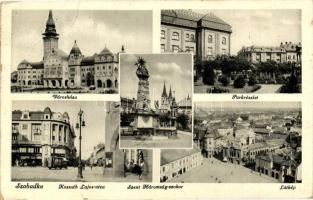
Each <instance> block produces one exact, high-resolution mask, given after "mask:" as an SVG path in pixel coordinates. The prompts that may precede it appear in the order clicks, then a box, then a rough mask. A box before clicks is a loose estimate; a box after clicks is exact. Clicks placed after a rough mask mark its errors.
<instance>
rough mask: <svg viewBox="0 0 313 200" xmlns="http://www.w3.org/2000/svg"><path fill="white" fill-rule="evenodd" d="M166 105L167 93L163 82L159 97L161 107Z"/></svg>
mask: <svg viewBox="0 0 313 200" xmlns="http://www.w3.org/2000/svg"><path fill="white" fill-rule="evenodd" d="M166 103H167V92H166V86H165V81H164V85H163V92H162V96H161V105H165V104H166Z"/></svg>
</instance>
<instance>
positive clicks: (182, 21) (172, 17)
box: [161, 10, 232, 33]
mask: <svg viewBox="0 0 313 200" xmlns="http://www.w3.org/2000/svg"><path fill="white" fill-rule="evenodd" d="M161 22H162V23H165V24H172V25H178V26H185V27H188V28H193V29H195V28H197V27H204V28H209V29H215V30H221V31H225V32H229V33H231V32H232V30H231V26H230V25H229V24H228V23H226V22H225V21H224V20H222V19H221V18H219V17H217V16H215V15H214V14H213V13H207V14H200V13H197V12H193V11H191V10H162V11H161Z"/></svg>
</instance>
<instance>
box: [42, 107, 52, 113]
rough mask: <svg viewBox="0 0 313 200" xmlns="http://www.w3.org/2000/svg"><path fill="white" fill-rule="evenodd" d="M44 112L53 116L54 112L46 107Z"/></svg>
mask: <svg viewBox="0 0 313 200" xmlns="http://www.w3.org/2000/svg"><path fill="white" fill-rule="evenodd" d="M43 112H44V113H45V114H51V113H52V112H51V109H50V108H49V107H46V108H45V109H44V110H43Z"/></svg>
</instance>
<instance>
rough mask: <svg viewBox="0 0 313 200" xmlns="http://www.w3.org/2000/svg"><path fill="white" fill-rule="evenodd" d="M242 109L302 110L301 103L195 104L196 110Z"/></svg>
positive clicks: (237, 102)
mask: <svg viewBox="0 0 313 200" xmlns="http://www.w3.org/2000/svg"><path fill="white" fill-rule="evenodd" d="M197 107H198V108H201V107H202V108H221V107H222V108H223V107H226V108H242V109H243V110H244V109H249V108H258V109H285V108H290V109H294V108H301V103H300V102H266V101H263V102H260V101H258V102H254V101H249V102H239V101H236V103H234V102H226V101H225V102H197V103H195V109H196V108H197Z"/></svg>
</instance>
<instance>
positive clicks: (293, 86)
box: [280, 73, 300, 93]
mask: <svg viewBox="0 0 313 200" xmlns="http://www.w3.org/2000/svg"><path fill="white" fill-rule="evenodd" d="M280 92H281V93H299V92H300V87H299V85H298V79H297V77H296V76H295V75H294V74H293V73H292V74H291V75H290V77H289V78H288V81H287V83H286V84H285V85H283V86H282V88H281V91H280Z"/></svg>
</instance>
